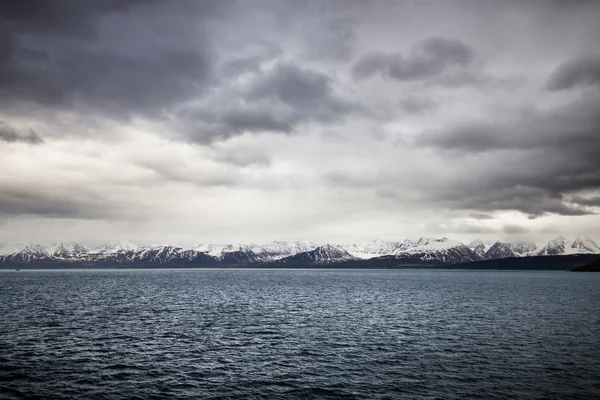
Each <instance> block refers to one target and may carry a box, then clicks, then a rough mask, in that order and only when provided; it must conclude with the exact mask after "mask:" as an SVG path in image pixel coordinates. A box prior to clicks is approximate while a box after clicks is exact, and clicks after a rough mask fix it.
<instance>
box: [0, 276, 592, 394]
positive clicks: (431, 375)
mask: <svg viewBox="0 0 600 400" xmlns="http://www.w3.org/2000/svg"><path fill="white" fill-rule="evenodd" d="M598 309H600V275H585V276H583V275H578V274H569V273H563V272H548V273H546V272H527V273H525V272H473V271H470V272H467V271H358V270H357V271H341V270H337V271H318V270H289V271H260V270H252V271H248V270H210V271H208V270H199V271H176V270H171V271H119V270H113V271H62V272H56V271H46V272H33V271H31V272H29V271H27V272H19V273H14V272H0V397H7V398H24V397H48V396H49V395H54V396H57V397H66V398H85V397H97V398H107V399H117V398H140V399H147V398H157V399H158V398H223V397H239V398H332V399H334V398H335V399H339V398H348V399H356V398H389V399H394V398H399V397H404V398H414V399H435V398H440V399H442V398H443V399H463V398H485V399H493V398H498V399H506V398H532V399H533V398H540V399H541V398H565V399H575V398H581V399H590V398H600V339H599V338H600V324H599V320H598V317H597V315H598Z"/></svg>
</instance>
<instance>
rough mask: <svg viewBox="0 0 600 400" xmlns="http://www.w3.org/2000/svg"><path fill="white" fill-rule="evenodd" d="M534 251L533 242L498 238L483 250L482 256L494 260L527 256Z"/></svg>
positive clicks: (534, 252)
mask: <svg viewBox="0 0 600 400" xmlns="http://www.w3.org/2000/svg"><path fill="white" fill-rule="evenodd" d="M536 252H537V245H536V244H535V243H533V242H528V241H525V240H516V241H506V240H499V241H497V242H496V243H494V244H493V245H492V246H491V247H490V248H489V249H488V250H487V251H486V252H485V254H484V258H485V259H486V260H496V259H499V258H509V257H527V256H533V255H535V254H536Z"/></svg>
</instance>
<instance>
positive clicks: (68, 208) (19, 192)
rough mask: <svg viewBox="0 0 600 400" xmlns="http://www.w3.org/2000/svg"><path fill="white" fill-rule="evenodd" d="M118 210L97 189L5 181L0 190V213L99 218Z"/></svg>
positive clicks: (111, 215) (7, 214)
mask: <svg viewBox="0 0 600 400" xmlns="http://www.w3.org/2000/svg"><path fill="white" fill-rule="evenodd" d="M119 214H120V212H119V210H118V209H117V208H116V206H115V205H114V204H112V203H111V202H109V201H108V200H106V199H104V198H103V197H102V196H99V195H98V193H89V192H83V191H80V192H79V193H73V192H68V193H61V192H57V191H52V190H46V189H41V188H39V187H38V188H16V187H7V186H6V185H4V187H3V188H2V190H1V191H0V215H1V216H16V215H38V216H42V217H48V218H79V219H102V218H114V217H117V216H118V215H119Z"/></svg>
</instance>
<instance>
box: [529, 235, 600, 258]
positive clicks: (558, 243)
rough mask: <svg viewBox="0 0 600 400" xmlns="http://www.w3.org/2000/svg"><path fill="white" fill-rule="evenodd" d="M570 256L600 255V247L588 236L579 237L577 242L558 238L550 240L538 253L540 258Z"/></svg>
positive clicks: (561, 237)
mask: <svg viewBox="0 0 600 400" xmlns="http://www.w3.org/2000/svg"><path fill="white" fill-rule="evenodd" d="M568 254H600V247H598V245H597V244H596V243H594V241H593V240H592V239H590V238H589V237H587V236H579V237H578V238H576V239H575V240H567V239H566V238H565V237H563V236H558V237H556V238H554V239H552V240H550V241H549V242H548V243H547V244H546V245H545V246H544V247H542V249H541V250H540V251H539V253H538V255H540V256H551V255H568Z"/></svg>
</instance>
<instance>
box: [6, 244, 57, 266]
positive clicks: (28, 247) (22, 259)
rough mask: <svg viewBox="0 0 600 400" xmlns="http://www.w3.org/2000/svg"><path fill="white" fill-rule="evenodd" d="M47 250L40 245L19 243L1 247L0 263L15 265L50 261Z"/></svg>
mask: <svg viewBox="0 0 600 400" xmlns="http://www.w3.org/2000/svg"><path fill="white" fill-rule="evenodd" d="M48 257H49V254H48V251H47V249H46V248H45V247H44V246H43V245H40V244H35V243H31V242H17V243H10V244H6V245H3V246H1V248H0V261H1V262H13V263H30V262H35V261H41V260H45V259H48Z"/></svg>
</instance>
